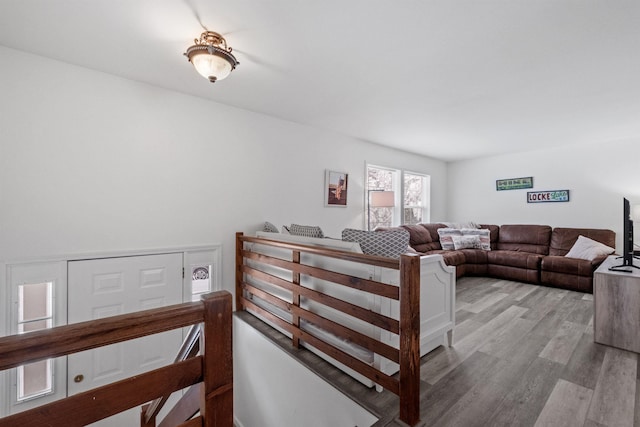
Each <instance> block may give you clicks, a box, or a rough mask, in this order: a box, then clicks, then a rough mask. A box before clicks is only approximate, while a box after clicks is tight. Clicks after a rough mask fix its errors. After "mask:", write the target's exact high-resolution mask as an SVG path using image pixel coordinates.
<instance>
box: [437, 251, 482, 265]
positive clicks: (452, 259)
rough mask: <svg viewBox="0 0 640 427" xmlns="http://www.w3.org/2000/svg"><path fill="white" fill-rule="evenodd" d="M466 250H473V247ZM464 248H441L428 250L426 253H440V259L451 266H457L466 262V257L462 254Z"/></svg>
mask: <svg viewBox="0 0 640 427" xmlns="http://www.w3.org/2000/svg"><path fill="white" fill-rule="evenodd" d="M467 250H475V249H467ZM464 252H465V250H461V251H445V250H443V249H438V250H435V251H429V252H428V253H427V255H442V259H443V260H444V263H445V264H447V265H450V266H452V267H458V266H461V265H464V263H465V262H466V258H465V256H464Z"/></svg>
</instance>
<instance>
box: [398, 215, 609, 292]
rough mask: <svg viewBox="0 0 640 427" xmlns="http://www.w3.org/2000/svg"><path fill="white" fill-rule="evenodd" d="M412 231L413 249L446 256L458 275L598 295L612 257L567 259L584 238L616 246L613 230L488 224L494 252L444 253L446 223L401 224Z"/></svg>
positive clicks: (463, 251) (457, 251)
mask: <svg viewBox="0 0 640 427" xmlns="http://www.w3.org/2000/svg"><path fill="white" fill-rule="evenodd" d="M401 227H402V228H404V229H405V230H407V231H409V235H410V241H409V245H410V246H411V247H412V248H413V249H414V250H415V251H416V252H418V253H421V254H441V255H442V256H443V258H444V261H445V263H446V264H447V265H451V266H455V267H456V276H457V277H461V276H465V275H472V276H490V277H496V278H501V279H508V280H516V281H520V282H527V283H535V284H542V285H547V286H553V287H558V288H563V289H570V290H574V291H579V292H588V293H592V292H593V272H594V271H595V269H596V268H597V267H598V265H600V263H602V261H604V259H605V258H606V256H603V257H600V258H597V259H595V260H593V261H588V260H583V259H577V258H567V257H565V255H566V254H567V253H568V252H569V250H570V249H571V247H572V246H573V245H574V243H575V242H576V240H577V239H578V236H580V235H582V236H585V237H588V238H590V239H592V240H596V241H598V242H600V243H603V244H605V245H607V246H610V247H612V248H613V247H615V239H616V235H615V233H614V232H613V231H611V230H603V229H592V228H561V227H557V228H553V229H552V228H551V227H550V226H548V225H521V224H510V225H502V226H497V225H488V224H481V225H480V228H485V229H488V230H489V231H490V242H491V250H490V251H486V250H481V249H461V250H443V249H442V246H441V245H440V238H439V235H438V229H439V228H445V227H446V226H445V224H438V223H433V224H417V225H403V226H401Z"/></svg>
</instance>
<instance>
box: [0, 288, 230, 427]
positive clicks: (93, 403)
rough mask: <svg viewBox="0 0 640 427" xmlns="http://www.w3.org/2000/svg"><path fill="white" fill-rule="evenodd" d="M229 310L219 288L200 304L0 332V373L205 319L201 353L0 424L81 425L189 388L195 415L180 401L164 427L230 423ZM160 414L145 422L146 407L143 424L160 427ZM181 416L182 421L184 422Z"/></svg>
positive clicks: (226, 295)
mask: <svg viewBox="0 0 640 427" xmlns="http://www.w3.org/2000/svg"><path fill="white" fill-rule="evenodd" d="M231 315H232V299H231V294H229V293H228V292H226V291H219V292H213V293H210V294H207V295H204V296H203V297H202V299H201V301H200V302H193V303H185V304H177V305H173V306H168V307H162V308H156V309H152V310H145V311H140V312H135V313H131V314H125V315H120V316H114V317H109V318H104V319H99V320H92V321H89V322H82V323H76V324H71V325H66V326H59V327H56V328H52V329H47V330H41V331H36V332H30V333H27V334H23V335H12V336H7V337H1V338H0V349H1V350H0V371H2V370H5V369H10V368H15V367H17V366H21V365H24V364H28V363H32V362H37V361H39V360H46V359H49V358H53V357H59V356H65V355H68V354H72V353H76V352H79V351H84V350H90V349H93V348H96V347H101V346H105V345H109V344H115V343H118V342H122V341H127V340H131V339H135V338H140V337H144V336H147V335H152V334H156V333H160V332H164V331H168V330H171V329H177V328H182V327H185V326H190V325H194V324H199V323H203V333H202V334H201V336H200V341H201V342H200V348H201V349H202V350H203V351H202V352H201V353H202V354H201V355H199V356H194V357H191V358H185V360H182V361H177V362H176V363H174V364H171V365H168V366H165V367H162V368H159V369H155V370H153V371H150V372H146V373H143V374H139V375H135V376H133V377H131V378H127V379H124V380H121V381H118V382H115V383H112V384H108V385H106V386H103V387H99V388H95V389H92V390H88V391H86V392H83V393H79V394H76V395H74V396H70V397H67V398H65V399H62V400H59V401H55V402H52V403H49V404H46V405H42V406H40V407H37V408H34V409H31V410H28V411H25V412H20V413H17V414H14V415H10V416H7V417H4V418H0V426H1V427H25V426H45V425H46V426H51V427H72V426H84V425H87V424H90V423H93V422H96V421H99V420H101V419H104V418H107V417H110V416H112V415H115V414H118V413H120V412H122V411H125V410H128V409H131V408H134V407H136V406H141V405H143V404H145V403H147V402H150V401H153V400H154V399H157V398H162V397H164V396H168V395H170V394H171V393H172V392H174V391H178V390H181V389H184V388H186V387H189V386H191V388H190V389H189V391H187V393H186V394H185V396H192V395H193V394H194V393H195V394H196V395H197V396H198V397H199V399H198V405H197V408H196V410H195V411H192V412H191V413H189V412H190V411H181V410H180V407H181V406H180V403H181V402H184V401H187V400H186V399H184V398H183V399H182V400H181V401H180V402H179V403H178V404H177V405H176V407H174V408H173V410H172V411H171V412H170V413H169V415H167V417H165V420H163V422H162V423H161V425H172V426H203V427H231V426H233V353H232V341H231V340H232V332H231V322H232V320H231ZM183 406H184V405H183ZM197 412H199V413H200V414H199V416H198V417H196V418H192V417H193V415H194V414H195V413H197ZM156 415H157V412H156V414H151V416H150V418H149V419H148V420H147V419H146V411H143V412H142V414H141V426H145V427H150V426H155V425H156V424H155V423H156V420H155V416H156ZM177 415H180V416H182V417H183V418H181V419H180V418H179V417H178V416H177ZM170 417H171V418H170ZM167 419H169V421H167ZM165 421H167V423H165Z"/></svg>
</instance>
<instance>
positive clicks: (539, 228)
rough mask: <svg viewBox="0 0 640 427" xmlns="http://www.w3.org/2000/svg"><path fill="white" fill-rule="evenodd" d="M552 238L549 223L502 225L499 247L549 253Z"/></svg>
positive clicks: (507, 249) (508, 249) (501, 248)
mask: <svg viewBox="0 0 640 427" xmlns="http://www.w3.org/2000/svg"><path fill="white" fill-rule="evenodd" d="M550 240H551V227H550V226H548V225H520V224H510V225H503V226H501V227H500V233H499V235H498V244H497V248H498V249H499V250H506V251H518V252H530V253H533V254H540V255H548V254H549V242H550Z"/></svg>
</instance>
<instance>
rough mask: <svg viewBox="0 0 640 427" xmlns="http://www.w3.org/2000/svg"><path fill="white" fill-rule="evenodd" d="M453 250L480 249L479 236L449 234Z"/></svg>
mask: <svg viewBox="0 0 640 427" xmlns="http://www.w3.org/2000/svg"><path fill="white" fill-rule="evenodd" d="M451 238H452V239H453V247H454V248H455V250H456V251H457V250H460V249H480V248H481V246H480V236H473V235H466V236H451Z"/></svg>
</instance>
